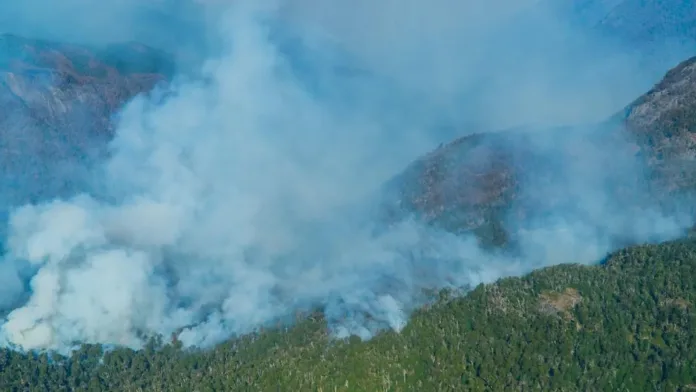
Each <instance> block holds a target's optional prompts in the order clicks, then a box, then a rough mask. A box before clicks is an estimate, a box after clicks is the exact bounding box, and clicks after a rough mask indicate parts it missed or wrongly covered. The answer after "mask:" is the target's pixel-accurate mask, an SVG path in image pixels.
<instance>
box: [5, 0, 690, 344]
mask: <svg viewBox="0 0 696 392" xmlns="http://www.w3.org/2000/svg"><path fill="white" fill-rule="evenodd" d="M29 3H32V4H33V5H34V6H36V8H35V9H37V10H42V12H39V13H37V12H36V11H33V10H32V9H30V8H28V7H29V6H28V5H27V6H26V7H27V8H25V6H24V3H22V5H21V6H19V5H8V6H5V5H3V7H9V8H8V9H11V10H13V12H15V13H16V15H18V20H20V19H21V18H19V16H21V17H22V18H24V19H21V20H23V21H24V22H23V23H25V24H22V25H19V24H18V25H17V26H18V27H17V29H18V30H20V31H26V32H27V34H37V35H45V36H50V37H58V38H66V39H71V40H79V38H81V37H86V36H88V37H89V38H90V40H92V41H93V42H91V43H92V44H98V43H102V42H111V41H117V40H124V39H136V38H138V37H136V36H133V35H131V34H130V33H129V31H130V30H128V29H126V28H118V26H121V25H117V22H119V23H123V22H124V21H134V20H136V19H137V18H136V17H139V15H140V9H141V5H142V3H141V2H138V3H137V4H136V2H127V1H125V2H124V1H120V2H118V3H116V2H109V1H103V2H100V5H99V6H98V7H97V6H95V5H92V6H86V4H87V3H86V2H85V3H84V4H83V3H81V2H80V0H71V1H68V2H65V5H63V6H61V7H64V8H57V9H53V8H52V7H53V5H48V4H50V3H48V2H42V1H38V0H33V1H29V2H27V4H29ZM211 3H212V2H211ZM497 3H498V4H493V3H491V2H490V1H488V2H485V1H480V2H479V1H468V2H455V1H450V0H437V1H434V2H433V1H429V2H425V1H417V0H410V1H407V2H403V1H402V2H396V1H388V2H382V3H379V4H378V3H375V2H367V1H355V2H351V3H347V2H340V1H329V2H326V1H324V2H316V1H310V0H302V1H293V2H283V1H275V2H272V1H265V2H264V1H261V2H260V1H254V2H251V1H234V2H232V1H230V2H218V3H215V4H209V3H205V4H198V5H196V6H195V7H198V8H195V9H196V10H198V11H197V12H200V13H199V14H197V15H198V16H196V18H199V19H197V20H196V23H193V24H191V25H187V26H188V27H182V26H184V25H181V24H177V23H172V24H165V25H164V26H160V27H158V28H159V29H162V30H161V31H160V30H157V34H161V36H163V37H164V36H166V34H164V33H163V32H171V31H172V30H176V32H177V33H178V34H183V35H184V36H186V35H187V34H190V35H191V36H196V37H203V38H201V40H202V41H205V42H206V45H209V46H206V48H216V50H215V51H212V49H206V50H205V51H206V53H205V54H206V56H204V58H205V62H204V64H203V66H202V67H201V69H200V70H199V72H198V73H199V74H201V75H202V77H201V78H200V80H196V81H191V80H190V79H187V80H184V79H183V78H182V79H180V80H176V81H174V82H173V83H172V85H171V86H170V87H169V90H168V91H167V92H166V94H165V95H164V96H159V98H152V99H150V100H148V99H146V98H143V97H141V98H137V99H135V100H134V101H132V102H131V103H130V104H129V105H128V106H127V107H126V108H124V110H123V111H122V112H121V113H120V114H119V125H118V131H117V133H116V136H115V138H114V140H113V141H112V142H111V144H110V158H109V159H108V160H107V161H106V162H104V163H103V164H102V165H100V167H99V168H98V169H95V170H96V173H93V175H94V178H98V179H99V181H97V180H93V181H92V182H93V183H92V185H91V186H89V187H86V189H84V192H82V193H78V194H75V195H74V196H73V197H70V198H62V199H57V200H53V201H49V202H46V203H40V204H28V205H24V206H21V207H19V208H16V209H15V210H14V212H13V213H12V214H11V217H10V219H9V229H8V233H9V234H8V237H7V239H6V247H7V249H6V255H5V257H4V259H3V261H2V263H0V272H1V273H0V276H2V278H0V279H2V280H1V281H0V283H1V284H0V310H2V311H4V312H3V313H0V314H1V315H2V317H3V323H2V327H1V333H0V336H2V340H3V342H4V343H5V344H6V345H10V346H13V347H18V348H21V349H57V350H67V349H69V348H70V347H73V346H74V345H75V344H79V343H85V342H91V343H103V344H119V345H126V346H130V347H139V346H140V345H141V344H142V343H143V342H144V340H145V339H146V338H147V337H148V336H150V335H152V334H157V333H161V334H164V335H167V336H168V335H170V334H171V333H179V339H180V340H181V341H182V342H184V344H186V345H197V346H203V347H205V346H209V345H211V344H215V343H217V342H219V341H221V340H224V339H225V338H228V337H230V336H232V335H234V334H239V333H245V332H249V331H252V330H254V329H255V328H257V327H259V326H261V325H265V324H269V323H274V322H277V321H283V320H289V319H292V317H293V315H294V313H295V312H296V311H298V310H308V309H313V308H316V307H321V308H322V309H324V312H325V314H326V316H327V320H328V321H329V324H330V327H331V330H332V331H333V333H335V334H336V336H338V337H345V336H348V335H350V334H357V335H359V336H361V337H363V338H369V337H370V336H372V334H374V333H375V332H376V331H378V330H380V329H383V328H393V329H396V330H400V328H402V327H403V325H404V324H405V323H406V322H407V319H408V315H409V313H410V311H411V310H412V309H413V308H414V307H415V306H418V305H419V304H420V303H422V301H423V299H424V298H423V296H422V294H421V293H422V290H423V289H427V288H443V287H460V286H470V285H476V284H478V283H481V282H490V281H493V280H495V279H497V278H499V277H501V276H508V275H515V274H521V273H524V272H527V271H529V270H531V269H533V268H538V267H541V266H545V265H551V264H557V263H562V262H585V263H590V262H595V261H597V260H599V259H600V258H601V257H603V256H604V254H605V253H606V252H607V251H610V250H611V249H612V248H613V247H614V246H616V241H615V237H617V236H628V237H630V241H633V242H640V241H647V240H661V239H667V238H670V237H673V236H676V235H678V234H679V233H680V232H681V230H682V229H683V228H684V227H685V226H687V225H688V224H689V223H690V222H681V221H678V220H676V219H671V218H670V217H664V216H661V215H659V213H658V212H654V214H653V215H650V214H651V213H650V212H649V211H650V210H645V209H642V210H640V211H642V212H643V213H642V214H639V216H638V217H636V214H635V210H634V209H631V208H634V207H635V208H637V207H636V206H638V205H641V204H640V203H637V204H631V203H628V206H626V205H624V204H622V203H620V202H619V201H618V200H617V199H616V194H615V193H614V192H613V191H612V190H610V189H608V188H607V186H606V184H607V183H609V182H611V181H612V180H613V179H615V178H614V177H613V176H619V177H621V178H623V177H624V176H625V175H628V177H630V178H634V177H636V176H640V174H641V173H642V172H641V169H640V167H636V166H635V165H634V164H633V163H632V161H631V160H630V158H628V157H627V158H625V162H626V163H625V164H618V162H623V161H622V159H624V158H621V157H620V154H614V153H611V152H612V151H615V150H613V147H610V146H597V145H595V146H591V147H588V148H587V151H586V154H587V155H586V158H584V159H581V160H578V161H575V160H572V159H570V158H567V156H565V155H563V154H560V155H558V156H556V155H553V156H551V155H549V154H551V153H550V152H549V151H550V150H551V149H550V146H555V144H554V143H553V142H552V141H551V139H545V138H543V137H542V140H546V142H547V144H544V143H543V142H540V143H541V144H539V145H535V149H537V150H538V151H539V154H541V155H542V156H549V158H548V160H547V161H544V162H541V163H539V165H543V166H544V167H551V166H553V167H561V168H563V169H559V170H561V174H559V176H560V177H564V178H566V181H567V182H564V183H558V184H556V185H553V186H547V187H545V186H542V185H540V184H537V183H534V182H533V181H531V180H530V181H531V182H530V183H529V184H525V186H528V187H529V189H530V191H529V195H530V198H529V199H528V200H531V201H530V203H533V204H534V205H535V206H537V205H538V206H541V205H544V204H545V203H546V202H547V201H548V200H549V198H550V197H551V195H552V193H553V192H554V191H557V192H561V193H563V192H565V194H572V195H573V199H572V201H571V202H570V204H573V205H574V207H573V208H575V209H574V210H573V212H572V213H570V212H568V211H569V210H568V208H567V207H566V206H561V207H557V208H551V209H550V210H549V211H544V214H545V215H544V216H546V217H548V216H551V217H555V219H546V220H542V219H539V220H537V221H536V222H541V223H539V224H538V225H537V226H535V227H524V228H520V233H521V234H520V236H519V239H518V241H519V242H520V244H522V248H523V250H524V251H523V252H521V253H520V254H521V256H514V257H513V256H509V257H508V256H501V255H495V254H491V253H488V252H485V251H483V250H482V249H480V248H479V246H478V244H477V242H476V240H475V239H474V238H468V237H458V236H455V235H453V234H450V233H446V232H444V231H440V230H437V229H435V228H431V227H428V226H425V225H423V224H421V223H419V222H418V220H416V219H404V220H402V221H400V222H397V223H392V224H390V225H388V226H387V225H385V224H384V223H383V222H380V221H379V220H377V219H375V216H377V215H378V214H375V211H376V210H375V209H376V208H378V204H379V201H380V196H379V195H380V190H381V188H382V185H383V184H384V183H385V182H386V181H388V180H389V179H390V178H392V177H393V176H394V175H396V174H398V173H399V172H400V171H401V170H402V169H403V168H404V167H406V165H407V164H408V163H409V162H410V161H411V160H413V159H414V158H415V157H417V156H418V155H420V154H422V153H424V152H427V151H428V150H430V149H432V148H433V147H434V146H436V145H437V144H438V143H440V142H442V141H445V140H448V139H450V138H451V137H452V136H454V135H455V134H458V133H465V132H466V130H462V129H466V128H462V126H463V125H465V124H476V125H477V126H486V127H502V126H508V125H512V124H519V123H544V124H546V123H556V122H568V121H581V120H582V121H592V120H595V119H598V118H602V117H603V116H605V115H606V114H608V113H611V112H613V111H615V110H616V109H618V108H619V107H621V106H623V105H624V104H625V103H626V102H628V101H630V100H631V99H632V98H633V97H635V96H636V95H638V94H639V93H640V92H642V91H644V90H645V89H646V87H649V85H650V84H651V83H653V82H654V81H655V79H656V75H658V71H659V72H662V71H663V70H664V69H661V68H660V67H658V66H655V67H648V68H640V67H638V66H637V65H636V64H637V62H636V61H635V60H636V57H634V55H633V54H631V52H630V51H628V50H622V48H617V47H615V46H612V45H613V44H612V43H611V42H610V41H609V40H606V41H604V40H601V39H599V38H597V37H593V36H592V35H584V33H582V32H578V31H573V30H572V29H571V28H569V27H563V26H564V24H563V20H561V19H558V18H557V17H556V16H555V15H553V14H552V13H550V12H549V14H548V15H544V16H543V18H541V19H535V20H536V22H535V23H534V26H535V28H534V29H533V30H524V31H527V33H526V34H525V35H524V36H521V35H519V34H516V35H514V39H513V38H512V36H511V35H510V33H509V32H510V31H514V29H513V27H511V26H514V24H511V23H510V21H511V20H513V19H514V17H515V15H518V14H519V12H521V8H524V6H525V4H523V3H520V2H510V1H507V0H499V1H498V2H497ZM8 4H9V3H8ZM16 4H19V3H16ZM73 4H74V6H75V7H80V11H79V12H80V13H82V14H85V15H90V16H92V15H93V16H94V19H90V18H85V20H86V22H84V23H82V22H81V23H80V24H78V25H77V26H71V25H70V24H68V23H67V21H68V19H70V18H67V16H66V15H67V14H69V13H73V12H74V11H73V10H72V9H71V8H70V7H72V6H73ZM95 4H96V3H95ZM511 4H516V7H510V5H511ZM41 5H43V8H42V7H41ZM111 6H113V7H114V9H113V10H112V9H110V8H109V7H111ZM56 7H57V6H56ZM81 7H86V8H81ZM182 7H183V6H182ZM210 7H212V8H210ZM517 7H520V9H517ZM499 9H502V10H504V12H499V11H495V10H499ZM167 10H169V11H172V10H174V11H176V9H174V8H171V9H170V8H167ZM223 10H224V12H221V11H223ZM213 11H214V12H213ZM172 12H173V11H172ZM175 13H176V12H175ZM184 14H186V13H184ZM27 15H30V16H31V17H32V18H30V19H28V16H27ZM189 15H190V14H189ZM179 16H181V15H179ZM70 20H72V19H70ZM30 22H33V23H30ZM516 23H517V22H516ZM520 23H521V22H520ZM522 25H524V26H527V27H529V26H528V25H525V24H522ZM8 26H9V25H8ZM125 26H128V23H126V24H125ZM172 26H175V27H172ZM184 28H187V29H190V31H189V30H185V31H181V30H180V29H184ZM153 31H154V30H153ZM100 33H102V34H100ZM550 33H552V34H551V35H552V36H553V37H554V38H555V39H545V40H543V39H541V38H540V37H544V36H548V35H549V34H550ZM142 34H143V35H145V36H146V38H150V39H151V40H152V42H153V43H154V44H156V43H157V39H156V37H155V33H154V32H150V31H145V30H143V32H142ZM561 38H564V39H569V40H571V42H581V43H582V44H581V45H578V46H576V47H575V48H574V50H573V52H574V53H568V51H566V50H564V49H563V47H565V45H566V43H567V42H568V41H567V40H566V41H564V40H563V39H561ZM160 43H161V42H160ZM162 45H164V46H167V44H162ZM198 49H200V48H198ZM182 50H183V49H182ZM521 54H524V56H522V55H521ZM571 54H572V55H571ZM608 54H611V55H608ZM599 59H602V60H601V61H599ZM575 146H576V145H575ZM576 147H577V146H576ZM610 148H612V149H611V150H610ZM597 157H601V158H602V159H604V160H598V159H596V158H597ZM609 159H611V161H612V162H613V163H612V164H613V165H614V167H616V170H615V171H613V172H612V173H610V174H599V173H602V170H601V168H602V167H605V166H599V167H598V166H596V165H598V164H599V162H607V160H609ZM598 172H599V173H598ZM633 189H634V190H635V191H636V192H637V191H639V190H640V189H639V188H633ZM532 190H534V192H536V193H533V192H532ZM641 206H642V205H641ZM578 211H579V212H578ZM574 214H575V215H574ZM577 214H580V215H582V218H577ZM656 217H657V218H659V219H657V218H656ZM656 219H657V220H656ZM549 222H550V223H549ZM627 228H630V229H631V230H630V231H627Z"/></svg>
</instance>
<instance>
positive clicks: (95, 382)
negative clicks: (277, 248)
mask: <svg viewBox="0 0 696 392" xmlns="http://www.w3.org/2000/svg"><path fill="white" fill-rule="evenodd" d="M695 304H696V240H693V239H686V240H680V241H675V242H669V243H664V244H660V245H645V246H637V247H633V248H630V249H626V250H622V251H619V252H617V253H615V254H613V255H611V256H610V257H609V258H608V259H607V261H606V262H605V263H603V264H602V265H597V266H580V265H561V266H556V267H551V268H546V269H543V270H539V271H536V272H533V273H531V274H529V275H527V276H524V277H519V278H506V279H502V280H500V281H498V282H496V283H495V284H490V285H480V286H479V287H477V288H475V289H474V290H472V291H471V292H469V293H468V294H467V295H465V296H460V297H456V296H452V295H451V293H448V292H447V291H443V292H441V293H440V297H439V300H437V301H436V303H434V304H433V305H431V306H429V307H427V308H424V309H421V310H419V311H418V312H416V314H414V315H413V317H412V320H411V322H410V323H409V324H408V325H407V326H406V328H405V329H404V330H403V331H402V332H401V333H400V334H397V333H394V332H384V333H382V334H380V335H378V336H377V337H375V338H374V339H372V340H370V341H367V342H361V341H359V339H357V338H351V339H348V340H345V341H332V340H330V339H329V337H328V335H327V332H326V324H325V322H324V320H323V319H322V318H321V315H320V314H314V315H311V316H309V317H306V318H304V319H302V320H301V321H300V322H298V324H297V325H296V326H294V327H292V328H289V329H286V330H281V329H276V330H269V331H264V332H260V333H257V334H252V335H247V336H243V337H240V338H236V339H231V340H229V341H227V342H225V343H223V344H220V345H218V346H217V347H215V348H214V349H211V350H206V351H187V350H183V349H181V347H180V345H178V344H177V343H174V344H162V343H161V340H159V341H158V340H153V341H152V342H151V343H150V344H149V345H148V346H147V347H146V348H144V349H142V350H138V351H133V350H129V349H124V348H121V349H116V350H114V351H109V352H108V353H104V352H103V350H102V348H101V347H100V346H94V345H84V346H82V348H81V349H80V350H78V351H76V352H74V353H73V354H72V356H71V357H69V358H66V357H61V356H58V355H56V354H51V355H49V354H46V353H42V354H30V355H27V354H23V353H19V352H16V351H12V350H2V351H0V390H2V391H104V390H113V391H186V392H190V391H455V390H472V391H477V390H496V391H503V390H522V391H524V390H540V389H543V390H558V391H561V390H562V391H575V390H582V391H587V390H594V391H600V390H606V391H647V390H669V391H689V390H696V328H695V326H696V325H695V322H696V318H695V316H696V313H695V312H694V305H695Z"/></svg>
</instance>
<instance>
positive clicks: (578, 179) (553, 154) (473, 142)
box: [391, 59, 696, 245]
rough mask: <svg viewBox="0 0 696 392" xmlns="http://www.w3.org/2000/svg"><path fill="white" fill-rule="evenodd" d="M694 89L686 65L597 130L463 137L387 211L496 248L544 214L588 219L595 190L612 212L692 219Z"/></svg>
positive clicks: (414, 172) (426, 164)
mask: <svg viewBox="0 0 696 392" xmlns="http://www.w3.org/2000/svg"><path fill="white" fill-rule="evenodd" d="M694 91H696V59H689V60H687V61H684V62H683V63H681V64H679V65H678V66H677V67H675V68H674V69H672V70H671V71H670V72H669V73H667V75H666V76H665V77H664V79H663V80H662V81H661V82H660V83H658V84H657V85H656V86H655V87H654V88H653V89H652V90H650V91H649V92H648V93H646V94H645V95H643V96H641V97H640V98H638V99H637V100H635V101H634V102H633V103H631V104H630V105H628V106H627V107H626V108H625V109H624V110H623V111H621V112H620V113H617V114H616V115H615V116H613V117H612V118H610V119H607V120H606V121H604V122H602V123H600V124H589V125H582V126H572V127H570V126H569V127H559V128H553V129H512V130H506V131H499V132H489V133H479V134H474V135H469V136H465V137H462V138H460V139H457V140H455V141H453V142H451V143H449V144H447V145H444V146H441V147H440V148H439V149H437V150H436V151H433V152H431V153H430V154H428V155H426V156H424V157H422V158H421V159H420V160H418V161H416V162H415V163H414V164H412V165H411V166H410V167H409V168H408V169H407V170H406V171H405V172H404V173H403V174H402V175H400V176H399V177H397V178H396V179H395V180H394V181H393V184H392V186H393V187H395V188H396V189H398V193H399V196H398V197H396V198H395V199H394V204H393V205H392V206H391V207H392V208H393V209H394V210H395V211H401V212H402V213H404V212H405V213H411V212H412V211H416V213H417V215H418V216H420V217H421V218H423V219H425V220H426V221H429V222H432V223H434V224H436V225H439V226H441V227H444V228H446V229H448V230H451V231H454V232H458V233H474V234H476V235H477V236H478V237H479V238H480V239H482V240H483V241H484V242H486V243H492V244H498V245H507V244H508V243H509V242H514V238H513V237H514V235H515V231H516V230H518V229H520V228H522V227H525V226H526V225H530V224H532V223H533V221H534V220H535V219H537V218H539V217H540V216H549V215H553V216H563V217H571V216H572V219H584V218H583V217H582V215H583V214H584V213H586V212H587V211H583V208H585V207H586V206H585V205H586V204H588V203H589V202H590V201H588V197H589V196H588V195H587V193H589V192H595V193H600V194H601V195H602V197H604V198H605V199H607V200H608V201H605V202H606V203H608V204H610V205H611V207H612V208H615V209H614V210H613V211H614V213H619V212H621V211H623V210H626V209H628V208H629V207H630V208H636V209H640V208H650V209H655V210H659V211H660V213H663V214H665V215H674V214H677V213H678V214H693V211H692V210H691V209H690V207H689V206H688V205H687V204H688V203H686V202H685V200H689V199H690V197H691V195H692V192H693V190H694V187H695V186H696V172H695V171H694V170H693V169H695V168H696V166H695V164H696V161H694V157H695V155H694V151H696V148H695V147H696V144H695V143H696V138H695V137H694V130H695V128H694V124H695V123H696V122H695V120H696V119H695V118H694V117H693V113H696V95H694ZM549 195H553V197H549ZM393 213H394V214H398V212H393ZM397 216H398V215H397ZM595 223H597V222H594V221H593V222H590V224H595Z"/></svg>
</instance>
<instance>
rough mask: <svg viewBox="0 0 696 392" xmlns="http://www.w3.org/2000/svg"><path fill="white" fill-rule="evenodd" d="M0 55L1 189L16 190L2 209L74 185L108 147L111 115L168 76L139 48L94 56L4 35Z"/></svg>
mask: <svg viewBox="0 0 696 392" xmlns="http://www.w3.org/2000/svg"><path fill="white" fill-rule="evenodd" d="M0 54H1V56H0V130H2V134H1V135H0V148H2V151H3V153H2V154H0V167H1V168H2V169H1V170H0V186H3V187H4V188H6V189H7V188H10V189H14V190H15V191H14V192H15V193H11V192H3V197H4V198H5V199H8V200H2V202H3V203H2V205H3V206H6V205H7V204H14V203H17V202H25V201H26V200H27V199H28V198H35V197H40V196H41V197H48V196H55V195H56V194H58V193H60V192H62V191H64V190H65V188H66V187H68V186H69V185H68V183H69V182H70V181H78V180H79V175H80V168H81V167H82V166H84V165H85V164H87V162H89V160H90V159H92V157H94V156H95V155H97V154H98V153H100V152H102V151H103V149H104V147H105V145H106V142H107V141H108V140H110V138H111V136H112V132H113V129H112V122H111V116H112V114H113V113H114V112H115V111H116V110H117V109H118V108H120V107H121V106H122V105H123V104H125V103H126V102H127V101H129V100H130V99H132V98H133V97H134V96H136V95H138V94H141V93H145V92H149V91H150V90H152V89H153V87H154V86H155V85H157V84H158V83H160V82H162V81H164V80H166V79H167V78H168V77H170V76H171V73H172V71H173V63H172V60H171V59H169V58H168V57H167V55H165V54H163V53H161V52H159V51H157V50H155V49H152V48H148V47H146V46H143V45H139V44H121V45H112V46H109V47H106V48H100V49H94V48H89V47H82V46H76V45H68V44H61V43H55V42H49V41H41V40H32V39H27V38H23V37H18V36H14V35H9V34H4V35H0ZM57 180H59V181H60V183H56V181H57ZM37 183H41V189H34V190H33V191H32V192H30V194H24V193H22V194H18V193H16V192H19V188H22V189H24V190H27V189H29V188H31V185H32V184H37ZM18 184H21V185H18ZM34 188H36V186H34Z"/></svg>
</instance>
